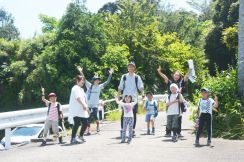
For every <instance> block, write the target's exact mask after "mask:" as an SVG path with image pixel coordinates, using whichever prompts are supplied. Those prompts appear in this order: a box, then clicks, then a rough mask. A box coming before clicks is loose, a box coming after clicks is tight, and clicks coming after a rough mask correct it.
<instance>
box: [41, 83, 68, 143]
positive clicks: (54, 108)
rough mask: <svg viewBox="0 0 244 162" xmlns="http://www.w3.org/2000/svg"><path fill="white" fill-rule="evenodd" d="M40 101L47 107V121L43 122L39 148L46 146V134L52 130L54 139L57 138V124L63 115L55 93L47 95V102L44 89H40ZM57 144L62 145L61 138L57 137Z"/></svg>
mask: <svg viewBox="0 0 244 162" xmlns="http://www.w3.org/2000/svg"><path fill="white" fill-rule="evenodd" d="M41 91H42V101H43V102H44V103H45V104H46V106H47V107H48V111H47V119H46V121H45V126H44V131H43V142H42V144H41V146H45V145H46V138H47V133H48V131H49V130H50V128H52V131H53V133H54V139H57V137H59V129H58V123H59V119H61V120H63V113H62V108H61V104H60V103H59V102H57V96H56V94H55V93H50V94H49V95H48V98H49V100H47V99H45V89H44V88H42V89H41ZM59 143H60V144H62V143H63V141H62V137H59Z"/></svg>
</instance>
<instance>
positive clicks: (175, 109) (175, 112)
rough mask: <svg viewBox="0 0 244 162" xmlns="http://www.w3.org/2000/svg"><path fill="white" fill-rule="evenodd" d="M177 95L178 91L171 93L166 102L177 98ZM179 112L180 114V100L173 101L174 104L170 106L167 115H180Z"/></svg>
mask: <svg viewBox="0 0 244 162" xmlns="http://www.w3.org/2000/svg"><path fill="white" fill-rule="evenodd" d="M177 96H178V93H176V94H171V95H170V99H167V101H166V103H168V102H172V101H174V100H176V98H177ZM179 114H180V112H179V103H178V102H176V103H173V104H172V105H170V106H169V107H168V110H167V115H179Z"/></svg>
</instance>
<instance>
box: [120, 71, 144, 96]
mask: <svg viewBox="0 0 244 162" xmlns="http://www.w3.org/2000/svg"><path fill="white" fill-rule="evenodd" d="M123 81H124V85H123V90H122V91H124V89H125V81H126V74H124V75H123ZM135 83H136V89H137V91H138V92H140V90H139V88H138V75H135Z"/></svg>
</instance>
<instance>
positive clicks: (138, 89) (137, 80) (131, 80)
mask: <svg viewBox="0 0 244 162" xmlns="http://www.w3.org/2000/svg"><path fill="white" fill-rule="evenodd" d="M127 69H128V73H127V74H124V75H122V77H121V80H120V84H119V87H118V96H120V95H121V94H122V96H123V98H124V96H126V95H130V96H132V97H133V100H137V98H138V93H141V94H142V96H143V97H144V86H143V82H142V80H141V77H140V76H139V75H137V74H135V69H136V65H135V63H134V62H130V63H129V64H128V66H127ZM137 112H138V104H136V105H135V107H134V109H133V115H134V124H133V136H135V127H136V117H137ZM122 130H123V113H122V115H121V132H122Z"/></svg>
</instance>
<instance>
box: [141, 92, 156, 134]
mask: <svg viewBox="0 0 244 162" xmlns="http://www.w3.org/2000/svg"><path fill="white" fill-rule="evenodd" d="M146 96H147V101H146V102H145V103H144V109H145V110H146V111H147V112H146V122H147V134H148V135H150V133H152V134H155V127H154V121H155V118H156V117H157V114H158V102H157V101H156V100H153V93H152V92H147V93H146ZM150 123H151V125H152V131H151V132H150Z"/></svg>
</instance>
